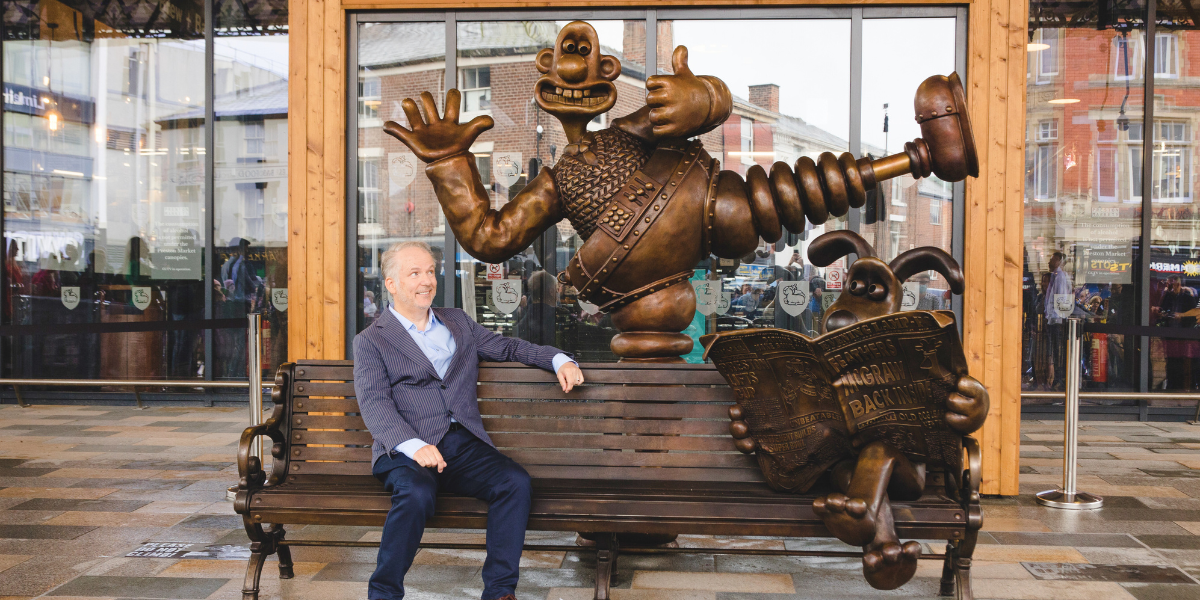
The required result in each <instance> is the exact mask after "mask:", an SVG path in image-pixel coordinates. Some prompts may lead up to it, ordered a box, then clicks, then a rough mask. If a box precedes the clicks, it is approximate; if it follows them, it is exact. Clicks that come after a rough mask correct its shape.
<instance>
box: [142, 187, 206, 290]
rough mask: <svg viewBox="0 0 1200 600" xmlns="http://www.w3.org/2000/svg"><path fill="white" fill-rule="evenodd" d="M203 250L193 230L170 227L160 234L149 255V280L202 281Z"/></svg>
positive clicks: (169, 208)
mask: <svg viewBox="0 0 1200 600" xmlns="http://www.w3.org/2000/svg"><path fill="white" fill-rule="evenodd" d="M180 206H183V207H186V205H180ZM163 210H164V212H166V211H169V210H171V207H169V206H168V207H165V208H163ZM203 250H204V247H203V245H202V244H201V243H200V241H199V240H198V239H197V233H196V230H195V229H183V228H176V227H172V228H170V229H168V230H167V231H166V232H165V233H160V234H159V235H158V236H157V239H156V240H155V244H154V249H153V251H152V252H151V253H150V261H151V268H150V278H151V279H188V280H192V281H199V280H200V279H203V273H202V271H203V267H202V265H201V256H202V253H203Z"/></svg>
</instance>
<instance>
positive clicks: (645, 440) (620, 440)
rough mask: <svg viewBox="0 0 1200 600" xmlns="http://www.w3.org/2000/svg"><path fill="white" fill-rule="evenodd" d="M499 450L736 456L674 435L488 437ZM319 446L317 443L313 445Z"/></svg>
mask: <svg viewBox="0 0 1200 600" xmlns="http://www.w3.org/2000/svg"><path fill="white" fill-rule="evenodd" d="M488 436H489V437H491V438H492V442H493V443H494V444H496V447H497V448H500V450H501V451H504V450H505V449H506V448H564V447H567V448H579V449H585V448H598V449H613V450H625V449H629V450H692V451H711V452H731V451H733V452H736V451H737V447H736V446H734V445H733V443H734V439H733V438H732V437H730V436H729V435H725V436H723V437H718V436H712V437H698V436H674V435H595V434H577V435H555V434H544V433H491V432H489V433H488ZM314 443H316V442H314Z"/></svg>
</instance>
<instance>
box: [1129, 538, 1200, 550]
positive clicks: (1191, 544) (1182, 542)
mask: <svg viewBox="0 0 1200 600" xmlns="http://www.w3.org/2000/svg"><path fill="white" fill-rule="evenodd" d="M1135 537H1137V539H1138V540H1139V541H1141V542H1142V543H1143V544H1146V545H1147V546H1150V547H1151V548H1163V549H1167V550H1200V536H1195V535H1137V536H1135Z"/></svg>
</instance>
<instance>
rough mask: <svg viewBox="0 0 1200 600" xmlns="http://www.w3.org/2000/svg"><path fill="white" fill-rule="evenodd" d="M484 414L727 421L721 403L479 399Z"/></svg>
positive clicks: (724, 407)
mask: <svg viewBox="0 0 1200 600" xmlns="http://www.w3.org/2000/svg"><path fill="white" fill-rule="evenodd" d="M479 412H480V413H482V414H484V415H492V416H499V415H521V416H526V415H541V416H579V417H648V418H666V419H670V418H678V417H682V418H689V419H728V418H729V407H728V406H726V405H723V404H626V403H623V402H501V401H495V400H480V401H479Z"/></svg>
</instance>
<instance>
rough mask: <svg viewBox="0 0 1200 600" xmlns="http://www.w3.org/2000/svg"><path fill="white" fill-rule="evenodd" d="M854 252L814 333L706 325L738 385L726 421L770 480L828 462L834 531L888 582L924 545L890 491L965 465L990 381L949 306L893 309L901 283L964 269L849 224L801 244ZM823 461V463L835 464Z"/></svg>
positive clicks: (810, 481) (822, 508)
mask: <svg viewBox="0 0 1200 600" xmlns="http://www.w3.org/2000/svg"><path fill="white" fill-rule="evenodd" d="M849 254H856V255H857V256H858V259H857V260H855V261H854V263H853V264H852V265H851V266H850V269H849V271H848V272H847V274H846V282H847V283H846V289H845V292H843V293H842V294H841V295H839V296H838V298H837V300H836V301H834V303H833V304H831V305H830V306H829V308H828V309H827V310H826V312H825V315H824V317H823V318H822V320H821V323H820V325H819V332H820V333H821V334H822V335H821V336H820V337H817V338H813V339H809V338H807V337H805V336H802V335H800V334H797V333H795V332H788V331H781V330H777V329H756V330H749V329H748V330H742V331H737V332H726V333H721V334H715V335H708V336H704V337H703V338H701V343H703V344H704V346H705V348H706V349H707V354H706V356H707V357H708V358H711V359H712V361H713V363H714V364H715V365H716V366H717V369H718V370H719V371H720V372H721V374H722V375H724V376H725V378H726V380H728V381H729V382H730V385H731V386H733V387H734V388H735V391H736V392H737V397H738V401H737V403H736V404H734V405H733V406H732V407H731V408H730V411H729V416H730V425H729V431H730V434H731V435H732V436H733V437H734V438H735V439H736V440H737V442H736V446H737V448H738V449H739V450H741V451H742V452H745V453H755V455H756V458H757V459H758V463H759V465H760V467H761V468H762V470H763V475H764V477H765V478H766V480H767V483H768V484H769V485H771V486H772V487H774V488H775V489H778V490H781V491H788V492H793V493H805V492H808V491H809V490H810V489H811V488H813V487H815V486H816V485H817V484H818V482H819V481H821V480H822V479H823V478H824V475H825V474H826V473H828V474H829V483H830V484H832V487H834V488H835V489H838V490H840V491H838V492H833V493H829V494H826V495H823V496H820V497H818V498H816V499H815V500H814V501H813V511H814V512H815V513H816V514H817V516H819V517H821V519H822V520H823V521H824V522H825V525H826V527H827V528H828V529H829V531H830V532H831V533H833V534H834V536H836V537H837V538H838V539H840V540H842V541H843V542H846V543H847V544H853V545H857V546H862V547H863V573H864V575H865V576H866V579H867V581H868V582H869V583H870V584H871V585H872V586H873V587H875V588H878V589H886V590H890V589H895V588H897V587H899V586H901V585H903V584H904V583H906V582H907V581H909V580H910V579H911V578H912V577H913V575H914V574H915V572H916V568H917V559H918V558H919V557H920V555H921V545H920V544H919V543H917V542H907V543H901V542H900V540H899V538H898V536H897V534H896V530H895V526H894V522H893V515H892V509H891V504H890V500H891V499H893V498H894V499H899V500H916V499H918V498H920V497H921V495H922V494H923V493H924V491H925V483H926V481H925V479H926V478H925V474H926V467H927V466H928V467H929V468H936V469H938V470H945V471H949V472H950V473H954V471H955V470H956V469H957V468H961V457H962V436H964V435H967V434H970V433H972V432H974V431H976V430H978V429H979V428H980V427H982V426H983V423H984V420H985V419H986V417H987V412H988V407H989V399H988V392H987V389H986V388H984V387H983V385H982V384H981V383H980V382H979V381H977V380H975V379H974V378H972V377H971V376H969V375H968V374H967V369H966V364H965V357H964V356H963V353H962V349H961V346H960V345H959V342H958V330H957V328H956V326H955V325H954V316H953V313H950V312H948V311H934V312H930V311H912V312H903V313H902V312H901V311H900V305H901V298H902V295H903V292H904V288H903V282H904V280H906V279H908V278H909V277H910V276H912V275H915V274H917V273H920V272H923V271H928V270H933V271H937V272H938V273H941V274H942V275H943V276H944V277H945V279H946V282H947V283H948V284H949V286H950V290H951V291H953V292H954V293H959V294H961V293H962V291H963V275H962V271H961V269H960V268H959V266H958V264H957V263H956V262H955V261H954V259H953V258H951V257H950V255H948V254H946V252H944V251H942V250H940V249H938V248H930V247H925V248H915V249H912V250H909V251H907V252H904V253H902V254H900V255H899V256H897V257H896V258H895V259H894V260H892V261H891V263H890V264H889V263H885V262H883V261H882V260H880V259H878V258H876V257H875V252H874V250H873V249H872V248H871V246H870V245H869V244H868V243H867V242H866V240H864V239H863V238H862V237H861V236H859V235H858V234H857V233H854V232H851V231H834V232H830V233H826V234H824V235H821V236H820V237H818V238H816V239H815V240H813V241H812V243H811V244H809V248H808V256H809V260H811V261H812V263H813V264H814V265H817V266H821V267H824V266H827V265H829V264H832V263H833V262H834V261H835V260H837V259H839V258H842V257H844V256H847V255H849ZM831 467H832V468H831Z"/></svg>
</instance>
